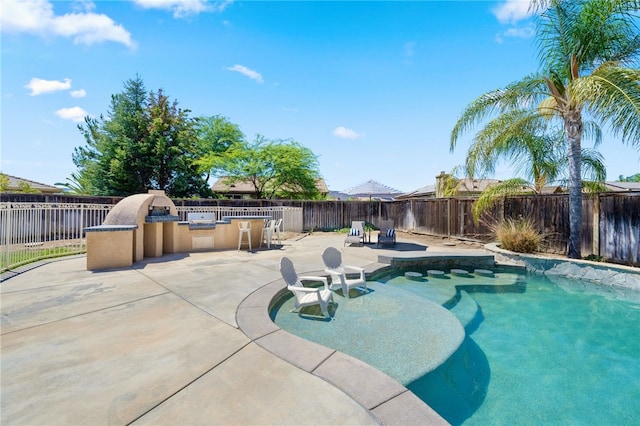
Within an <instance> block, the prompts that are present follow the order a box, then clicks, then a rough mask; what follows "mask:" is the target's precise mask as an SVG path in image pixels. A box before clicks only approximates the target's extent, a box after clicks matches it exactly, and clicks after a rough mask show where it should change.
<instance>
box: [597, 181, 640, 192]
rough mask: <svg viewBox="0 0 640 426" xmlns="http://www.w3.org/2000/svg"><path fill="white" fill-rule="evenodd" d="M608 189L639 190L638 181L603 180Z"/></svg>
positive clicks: (639, 183) (616, 190) (617, 190)
mask: <svg viewBox="0 0 640 426" xmlns="http://www.w3.org/2000/svg"><path fill="white" fill-rule="evenodd" d="M605 185H606V187H607V189H608V190H609V191H615V192H632V191H640V182H605Z"/></svg>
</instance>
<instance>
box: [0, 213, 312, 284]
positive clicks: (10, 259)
mask: <svg viewBox="0 0 640 426" xmlns="http://www.w3.org/2000/svg"><path fill="white" fill-rule="evenodd" d="M113 207H114V205H112V204H82V203H74V204H62V203H57V204H52V203H0V244H1V245H2V246H1V247H2V252H1V253H0V271H1V272H4V271H7V270H11V269H14V268H17V267H19V266H21V265H24V264H27V263H30V262H34V261H36V260H40V259H46V258H50V257H59V256H64V255H70V254H79V253H84V252H86V240H85V234H84V228H86V227H89V226H98V225H101V224H102V222H103V221H104V219H105V218H106V217H107V214H108V213H109V211H111V209H112V208H113ZM177 209H178V215H179V217H180V220H187V213H215V215H216V219H218V220H220V219H221V218H222V217H224V216H271V217H272V218H274V219H282V230H283V231H289V232H301V231H302V208H301V207H286V206H276V207H220V206H209V207H190V206H184V207H182V206H179V207H177Z"/></svg>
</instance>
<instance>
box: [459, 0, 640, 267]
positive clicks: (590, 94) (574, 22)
mask: <svg viewBox="0 0 640 426" xmlns="http://www.w3.org/2000/svg"><path fill="white" fill-rule="evenodd" d="M534 4H537V6H538V7H544V6H548V7H547V8H546V9H545V10H544V11H543V12H542V14H541V15H540V16H539V17H538V20H537V31H536V41H537V45H538V57H539V60H540V68H541V71H539V72H537V73H534V74H531V75H529V76H527V77H525V78H524V79H522V80H520V81H516V82H514V83H511V84H509V85H508V86H506V87H505V88H503V89H498V90H494V91H491V92H488V93H485V94H484V95H482V96H480V97H479V98H477V99H476V100H475V101H473V102H472V103H471V104H470V105H469V106H468V107H467V108H466V109H465V110H464V112H463V113H462V116H461V118H460V119H459V120H458V122H457V123H456V124H455V126H454V128H453V130H452V133H451V149H452V150H453V149H454V147H455V144H456V142H457V141H458V140H459V138H460V137H461V135H462V134H463V133H464V132H466V131H467V130H469V129H470V128H471V127H472V126H474V125H476V124H478V123H479V122H482V121H484V120H485V119H486V118H488V117H489V116H491V115H492V114H498V115H504V114H509V113H513V111H516V110H523V109H525V110H528V111H530V112H531V113H532V114H535V113H537V114H539V115H541V116H545V117H548V118H549V119H555V120H560V122H561V123H562V126H563V129H564V138H565V143H566V147H567V150H568V162H569V247H568V256H569V257H570V258H580V257H581V253H580V245H581V225H582V184H581V154H582V147H581V141H582V136H583V133H584V125H583V117H590V118H592V119H593V120H595V121H596V122H598V123H600V124H601V125H602V124H606V125H608V126H609V127H610V129H611V131H612V133H613V134H614V135H615V136H621V137H622V140H623V141H624V142H626V143H629V144H631V145H633V146H637V147H639V148H640V70H638V69H637V68H633V67H632V65H633V64H635V63H636V62H635V61H636V60H637V57H638V55H639V54H640V35H639V31H638V27H637V26H636V24H635V21H634V20H635V19H637V16H638V10H640V1H639V0H547V1H543V0H534Z"/></svg>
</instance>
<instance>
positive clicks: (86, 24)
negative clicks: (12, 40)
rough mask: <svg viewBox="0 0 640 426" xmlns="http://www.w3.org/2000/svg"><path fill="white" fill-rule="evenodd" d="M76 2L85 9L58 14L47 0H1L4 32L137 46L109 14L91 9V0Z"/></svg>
mask: <svg viewBox="0 0 640 426" xmlns="http://www.w3.org/2000/svg"><path fill="white" fill-rule="evenodd" d="M77 5H80V6H81V7H82V9H84V12H82V11H81V12H74V13H67V14H65V15H55V13H54V11H53V6H52V4H51V3H50V2H49V1H48V0H2V8H0V27H1V28H2V31H3V32H13V33H20V32H23V33H31V34H37V35H41V36H45V35H54V36H60V37H69V38H71V39H72V40H73V42H74V43H76V44H88V45H90V44H93V43H100V42H105V41H112V42H115V43H122V44H124V45H125V46H127V47H129V48H135V46H136V44H135V42H134V41H133V40H132V39H131V34H130V33H129V32H128V31H127V30H126V29H125V28H124V27H123V26H122V25H119V24H116V23H115V22H114V21H113V20H112V19H111V18H109V17H108V16H107V15H103V14H96V13H93V12H91V10H93V8H94V7H95V6H94V4H93V3H92V2H88V1H84V2H81V3H74V6H77ZM76 9H77V7H76Z"/></svg>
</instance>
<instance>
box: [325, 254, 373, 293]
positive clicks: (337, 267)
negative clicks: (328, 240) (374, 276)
mask: <svg viewBox="0 0 640 426" xmlns="http://www.w3.org/2000/svg"><path fill="white" fill-rule="evenodd" d="M322 260H323V261H324V266H325V267H326V268H325V272H327V273H328V274H330V275H331V286H330V287H329V288H330V289H331V290H334V289H336V288H341V289H342V294H343V295H344V297H346V298H347V299H348V298H349V290H351V289H352V288H356V289H358V290H360V291H367V280H366V278H365V276H364V268H360V267H357V266H349V265H343V264H342V254H340V251H339V250H338V249H337V248H335V247H327V248H326V249H325V250H324V252H323V253H322ZM348 273H354V274H358V278H347V274H348ZM361 287H364V290H363V289H362V288H361Z"/></svg>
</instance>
